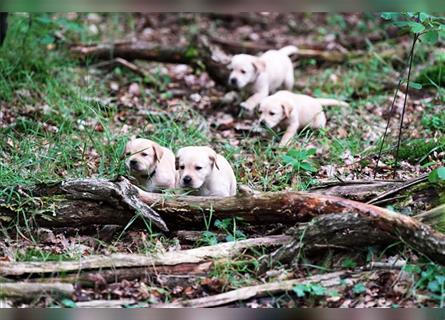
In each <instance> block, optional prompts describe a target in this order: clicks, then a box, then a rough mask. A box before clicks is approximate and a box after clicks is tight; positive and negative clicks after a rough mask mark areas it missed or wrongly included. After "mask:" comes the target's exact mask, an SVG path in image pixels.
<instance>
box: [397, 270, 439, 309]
mask: <svg viewBox="0 0 445 320" xmlns="http://www.w3.org/2000/svg"><path fill="white" fill-rule="evenodd" d="M404 271H405V272H408V273H411V274H413V275H414V276H415V277H416V278H418V280H417V281H416V283H415V284H414V285H413V287H412V293H413V294H416V292H417V290H427V291H429V293H430V294H429V296H430V297H431V298H432V299H434V300H437V301H439V303H440V307H441V308H443V306H444V299H445V268H444V267H442V266H440V265H437V264H434V263H428V264H425V265H422V266H419V265H413V264H407V265H406V266H405V267H404Z"/></svg>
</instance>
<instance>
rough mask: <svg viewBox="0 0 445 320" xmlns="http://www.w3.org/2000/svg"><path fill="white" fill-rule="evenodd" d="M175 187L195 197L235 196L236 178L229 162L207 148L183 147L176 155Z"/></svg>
mask: <svg viewBox="0 0 445 320" xmlns="http://www.w3.org/2000/svg"><path fill="white" fill-rule="evenodd" d="M176 164H177V169H178V181H177V185H178V186H179V187H181V188H191V189H194V195H197V196H218V197H228V196H234V195H235V194H236V178H235V174H234V173H233V170H232V167H231V166H230V164H229V162H228V161H227V160H226V159H225V158H224V157H223V156H221V155H219V154H217V153H216V152H215V151H214V150H213V149H211V148H209V147H185V148H181V149H179V150H178V152H177V153H176Z"/></svg>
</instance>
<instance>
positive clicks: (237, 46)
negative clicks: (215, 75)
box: [210, 36, 358, 63]
mask: <svg viewBox="0 0 445 320" xmlns="http://www.w3.org/2000/svg"><path fill="white" fill-rule="evenodd" d="M210 41H211V42H213V43H215V44H217V45H219V46H220V47H221V48H222V49H224V50H225V51H227V52H229V53H232V54H239V53H246V54H252V55H258V54H259V53H261V52H265V51H267V50H276V49H279V48H276V47H274V46H272V45H261V44H257V43H254V42H249V41H230V40H227V39H221V38H218V37H215V36H212V37H211V38H210ZM357 55H358V53H357V52H356V53H355V56H357ZM291 58H292V59H294V60H297V59H315V60H319V61H324V62H330V63H341V62H344V61H345V60H347V58H348V53H343V52H340V51H332V50H325V51H323V50H315V49H309V48H300V47H299V48H298V52H297V53H296V54H295V55H293V56H292V57H291Z"/></svg>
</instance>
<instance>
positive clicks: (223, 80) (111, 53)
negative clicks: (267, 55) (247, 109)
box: [70, 36, 230, 85]
mask: <svg viewBox="0 0 445 320" xmlns="http://www.w3.org/2000/svg"><path fill="white" fill-rule="evenodd" d="M70 51H71V53H72V54H73V55H75V56H76V57H78V58H79V59H81V60H83V61H91V60H93V61H94V60H112V59H115V58H122V59H125V60H135V59H140V60H148V61H158V62H166V63H180V64H189V65H193V66H198V67H199V66H202V65H204V67H205V69H206V71H207V72H208V73H209V75H210V77H212V79H214V80H215V81H217V82H218V83H220V84H222V85H226V84H227V79H228V74H229V70H228V69H227V67H226V65H227V63H228V62H229V59H230V58H229V57H228V56H227V55H226V54H225V53H224V52H223V51H222V50H220V49H219V48H218V47H216V46H215V45H213V44H211V43H210V42H209V41H208V39H207V38H206V37H205V36H200V37H198V38H196V39H195V40H194V41H192V42H191V43H190V44H188V45H185V46H175V45H168V46H164V45H159V44H153V43H148V42H144V41H136V42H122V41H121V42H115V43H111V44H110V43H103V44H88V45H86V44H84V45H73V46H71V48H70Z"/></svg>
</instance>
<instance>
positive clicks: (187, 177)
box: [182, 176, 192, 184]
mask: <svg viewBox="0 0 445 320" xmlns="http://www.w3.org/2000/svg"><path fill="white" fill-rule="evenodd" d="M182 181H184V183H185V184H190V182H192V178H191V177H190V176H185V177H184V178H182Z"/></svg>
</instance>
